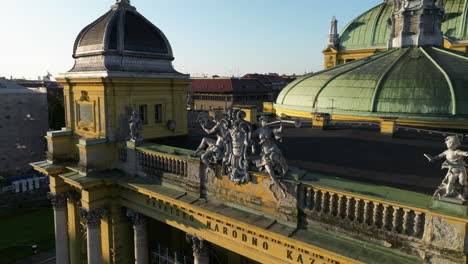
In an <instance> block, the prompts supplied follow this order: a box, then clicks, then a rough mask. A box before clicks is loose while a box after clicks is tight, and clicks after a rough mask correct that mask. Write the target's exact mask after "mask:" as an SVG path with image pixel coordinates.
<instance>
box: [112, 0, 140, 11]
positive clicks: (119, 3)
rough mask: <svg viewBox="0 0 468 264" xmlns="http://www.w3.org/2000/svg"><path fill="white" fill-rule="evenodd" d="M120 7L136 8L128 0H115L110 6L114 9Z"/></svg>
mask: <svg viewBox="0 0 468 264" xmlns="http://www.w3.org/2000/svg"><path fill="white" fill-rule="evenodd" d="M120 7H122V8H128V9H131V10H136V9H135V7H133V6H132V4H131V3H130V0H116V2H115V4H114V5H113V6H112V9H113V10H115V9H117V8H120Z"/></svg>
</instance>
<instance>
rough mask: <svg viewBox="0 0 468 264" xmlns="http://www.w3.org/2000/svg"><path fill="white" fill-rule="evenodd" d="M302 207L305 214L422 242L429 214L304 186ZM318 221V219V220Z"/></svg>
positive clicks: (379, 201) (405, 207)
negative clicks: (330, 218)
mask: <svg viewBox="0 0 468 264" xmlns="http://www.w3.org/2000/svg"><path fill="white" fill-rule="evenodd" d="M303 191H304V199H303V202H302V203H303V205H302V208H303V209H304V211H305V212H306V214H309V215H310V214H315V215H316V216H317V215H318V216H326V217H332V218H334V219H336V220H338V221H341V222H344V224H346V222H347V223H354V224H358V225H361V226H363V227H364V228H365V227H369V228H373V229H378V230H381V231H385V232H392V233H394V234H398V235H403V236H407V237H414V238H417V239H421V238H422V237H423V236H424V227H425V224H424V222H425V219H426V214H425V213H424V212H422V211H418V210H417V209H415V208H412V207H407V206H404V205H397V204H395V203H390V202H386V201H383V200H375V199H371V198H369V199H365V198H363V197H362V196H358V195H353V194H343V193H339V192H334V191H331V190H327V189H322V188H320V187H312V186H304V190H303ZM315 218H316V219H317V217H315Z"/></svg>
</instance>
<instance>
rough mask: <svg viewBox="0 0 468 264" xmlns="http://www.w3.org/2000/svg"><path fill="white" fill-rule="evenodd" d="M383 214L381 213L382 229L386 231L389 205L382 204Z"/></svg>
mask: <svg viewBox="0 0 468 264" xmlns="http://www.w3.org/2000/svg"><path fill="white" fill-rule="evenodd" d="M383 207H384V209H383V213H382V228H384V229H387V230H388V224H389V222H388V218H389V211H390V205H388V204H384V205H383Z"/></svg>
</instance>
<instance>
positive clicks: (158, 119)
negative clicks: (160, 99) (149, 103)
mask: <svg viewBox="0 0 468 264" xmlns="http://www.w3.org/2000/svg"><path fill="white" fill-rule="evenodd" d="M154 122H155V123H162V104H155V105H154Z"/></svg>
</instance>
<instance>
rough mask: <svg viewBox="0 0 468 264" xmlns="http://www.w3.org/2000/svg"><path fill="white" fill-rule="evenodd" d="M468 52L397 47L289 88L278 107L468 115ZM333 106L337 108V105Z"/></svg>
mask: <svg viewBox="0 0 468 264" xmlns="http://www.w3.org/2000/svg"><path fill="white" fill-rule="evenodd" d="M467 72H468V58H467V57H465V56H463V55H459V54H458V53H455V52H453V51H448V50H445V49H442V48H435V47H424V48H422V47H420V48H416V47H412V48H403V49H391V50H388V51H385V52H381V53H378V54H377V55H373V56H370V57H366V58H363V59H360V60H356V61H353V62H350V63H347V64H343V65H340V66H337V67H334V68H330V69H327V70H324V71H321V72H318V73H315V74H310V75H306V76H304V77H302V78H300V79H298V80H296V81H294V82H293V83H291V84H289V85H288V86H287V87H285V88H284V89H283V91H282V92H281V93H280V95H279V96H278V99H277V102H276V105H275V106H276V107H279V108H284V109H290V110H298V111H305V112H315V111H319V112H331V111H333V112H334V113H335V114H350V115H358V116H359V115H364V116H374V115H375V116H396V117H402V116H414V117H441V116H445V117H448V118H454V117H462V118H466V117H467V116H468V89H467V84H468V74H467ZM332 108H333V110H332Z"/></svg>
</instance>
